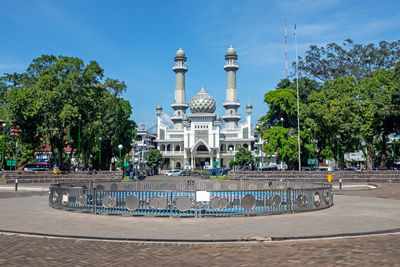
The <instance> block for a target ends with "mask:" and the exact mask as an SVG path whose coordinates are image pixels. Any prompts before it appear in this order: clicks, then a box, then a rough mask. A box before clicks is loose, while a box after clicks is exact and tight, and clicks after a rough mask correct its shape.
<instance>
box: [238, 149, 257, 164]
mask: <svg viewBox="0 0 400 267" xmlns="http://www.w3.org/2000/svg"><path fill="white" fill-rule="evenodd" d="M235 161H236V164H237V165H238V166H240V167H244V166H249V165H251V164H253V155H252V154H251V152H250V151H249V149H248V148H246V147H241V148H240V149H239V151H238V153H237V154H236V155H235Z"/></svg>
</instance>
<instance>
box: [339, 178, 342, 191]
mask: <svg viewBox="0 0 400 267" xmlns="http://www.w3.org/2000/svg"><path fill="white" fill-rule="evenodd" d="M339 189H340V190H342V179H339Z"/></svg>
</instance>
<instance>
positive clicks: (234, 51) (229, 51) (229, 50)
mask: <svg viewBox="0 0 400 267" xmlns="http://www.w3.org/2000/svg"><path fill="white" fill-rule="evenodd" d="M226 55H227V56H235V55H236V50H235V49H234V48H233V47H232V45H231V46H229V48H228V50H226Z"/></svg>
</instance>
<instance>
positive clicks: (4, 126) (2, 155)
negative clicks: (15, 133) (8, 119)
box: [1, 123, 6, 167]
mask: <svg viewBox="0 0 400 267" xmlns="http://www.w3.org/2000/svg"><path fill="white" fill-rule="evenodd" d="M2 126H3V139H2V140H1V142H2V143H3V150H2V153H1V167H3V166H4V143H5V142H4V141H5V131H6V124H5V123H3V124H2Z"/></svg>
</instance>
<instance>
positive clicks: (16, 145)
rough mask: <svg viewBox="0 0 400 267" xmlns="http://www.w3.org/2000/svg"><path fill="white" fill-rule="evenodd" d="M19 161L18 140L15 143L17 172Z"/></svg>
mask: <svg viewBox="0 0 400 267" xmlns="http://www.w3.org/2000/svg"><path fill="white" fill-rule="evenodd" d="M17 161H18V140H17V141H15V170H17V166H18V165H17Z"/></svg>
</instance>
